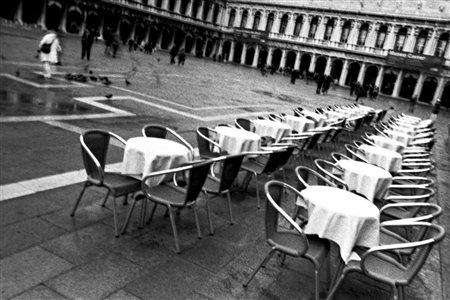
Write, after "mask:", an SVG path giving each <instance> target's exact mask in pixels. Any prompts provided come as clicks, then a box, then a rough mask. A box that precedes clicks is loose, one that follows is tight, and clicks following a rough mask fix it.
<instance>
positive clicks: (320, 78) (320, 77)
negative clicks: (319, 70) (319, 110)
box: [316, 74, 325, 95]
mask: <svg viewBox="0 0 450 300" xmlns="http://www.w3.org/2000/svg"><path fill="white" fill-rule="evenodd" d="M316 80H317V89H316V94H319V95H320V92H321V90H322V86H323V83H324V82H325V77H324V76H323V74H318V75H317V79H316Z"/></svg>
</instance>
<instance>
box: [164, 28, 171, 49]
mask: <svg viewBox="0 0 450 300" xmlns="http://www.w3.org/2000/svg"><path fill="white" fill-rule="evenodd" d="M172 35H173V32H172V30H171V29H169V28H167V29H165V30H164V31H163V32H162V37H161V49H166V50H167V49H169V46H170V42H171V41H172Z"/></svg>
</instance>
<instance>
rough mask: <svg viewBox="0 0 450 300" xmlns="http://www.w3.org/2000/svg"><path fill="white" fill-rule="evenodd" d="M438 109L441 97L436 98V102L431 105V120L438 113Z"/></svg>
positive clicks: (435, 117)
mask: <svg viewBox="0 0 450 300" xmlns="http://www.w3.org/2000/svg"><path fill="white" fill-rule="evenodd" d="M440 110H441V99H437V100H436V103H435V104H434V106H433V109H432V110H431V116H430V119H431V120H433V121H436V119H437V115H438V113H439V111H440Z"/></svg>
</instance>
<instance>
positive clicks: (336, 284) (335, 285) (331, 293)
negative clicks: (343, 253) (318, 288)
mask: <svg viewBox="0 0 450 300" xmlns="http://www.w3.org/2000/svg"><path fill="white" fill-rule="evenodd" d="M344 278H345V273H341V274H340V276H339V277H338V278H337V280H333V284H332V285H331V288H330V291H329V292H328V295H327V298H326V300H332V299H333V296H334V293H336V291H337V288H338V287H339V285H341V283H342V281H343V280H344ZM334 281H336V282H334Z"/></svg>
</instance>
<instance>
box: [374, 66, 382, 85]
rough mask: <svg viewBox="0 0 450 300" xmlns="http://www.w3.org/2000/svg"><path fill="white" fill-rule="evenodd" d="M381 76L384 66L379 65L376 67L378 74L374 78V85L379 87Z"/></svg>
mask: <svg viewBox="0 0 450 300" xmlns="http://www.w3.org/2000/svg"><path fill="white" fill-rule="evenodd" d="M383 77H384V66H381V67H380V68H379V69H378V76H377V79H376V80H375V85H376V86H377V87H379V88H380V87H381V83H382V82H383Z"/></svg>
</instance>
